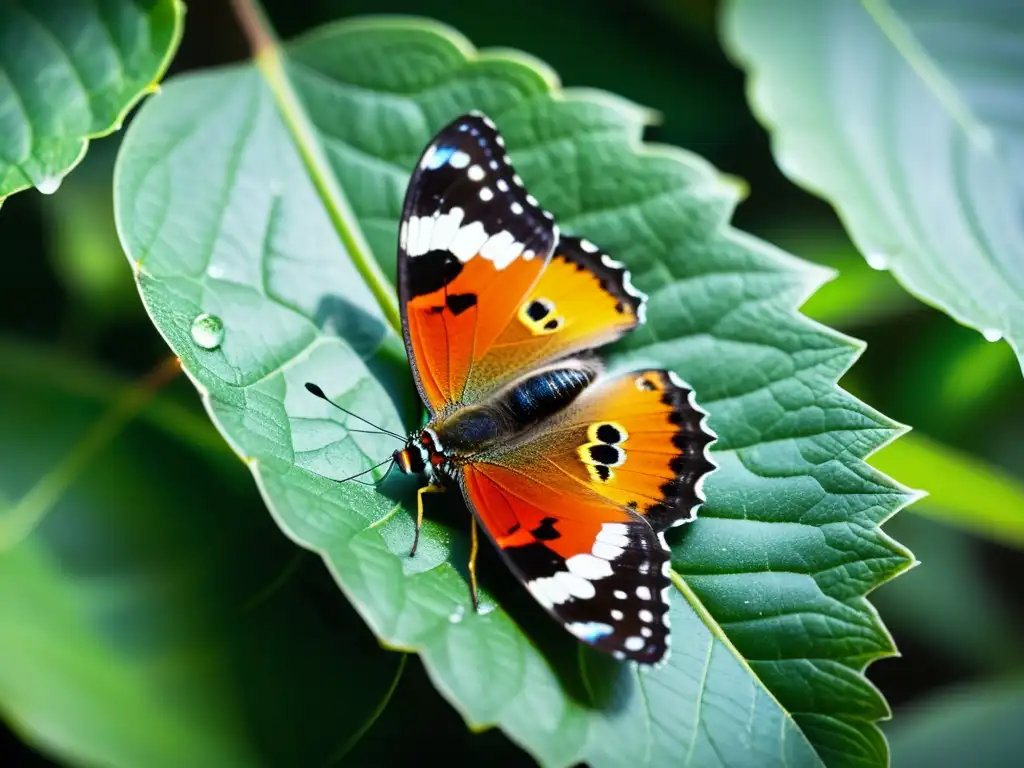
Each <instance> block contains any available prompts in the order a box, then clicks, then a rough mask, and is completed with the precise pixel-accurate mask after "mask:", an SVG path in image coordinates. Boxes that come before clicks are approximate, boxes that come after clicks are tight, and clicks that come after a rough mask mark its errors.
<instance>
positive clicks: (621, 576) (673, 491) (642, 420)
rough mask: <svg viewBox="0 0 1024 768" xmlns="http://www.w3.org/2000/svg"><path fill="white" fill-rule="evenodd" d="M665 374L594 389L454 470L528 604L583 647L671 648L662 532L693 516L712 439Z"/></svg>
mask: <svg viewBox="0 0 1024 768" xmlns="http://www.w3.org/2000/svg"><path fill="white" fill-rule="evenodd" d="M703 417H704V413H703V412H702V411H701V410H700V409H699V408H698V407H697V406H696V405H695V404H694V403H693V402H692V399H691V393H690V390H689V388H688V387H686V385H685V384H683V383H682V382H681V381H679V380H678V379H677V378H675V376H674V374H672V373H670V372H667V371H658V370H647V371H638V372H634V373H629V374H626V375H622V376H618V377H615V378H611V379H609V380H607V381H605V382H599V383H597V384H595V385H594V386H593V387H592V388H590V389H588V390H587V391H585V392H584V393H583V394H582V395H581V396H580V397H579V398H578V399H577V400H576V401H575V402H574V403H573V404H572V405H570V406H569V407H568V408H566V409H565V410H564V411H563V412H562V413H560V414H559V415H557V416H555V417H553V418H552V419H551V420H550V421H549V422H547V423H546V424H545V425H543V426H541V427H538V428H537V429H535V430H533V431H532V432H530V433H528V434H527V435H526V437H525V438H523V439H520V440H519V441H517V442H515V443H513V444H511V445H505V446H499V447H498V448H496V449H493V450H491V451H489V452H486V453H483V454H480V455H478V456H475V457H473V460H472V462H471V463H469V464H467V465H465V466H464V467H463V468H462V469H461V470H460V472H461V484H462V488H463V493H464V495H465V497H466V500H467V503H468V504H469V506H470V508H471V509H473V510H474V512H475V513H476V515H477V516H478V518H479V519H480V522H481V524H482V525H483V527H484V528H485V529H486V530H487V532H488V534H489V535H490V536H491V538H492V539H493V540H494V542H495V543H496V544H497V546H498V547H499V548H500V550H501V552H502V553H503V555H504V556H505V558H506V559H507V561H508V563H509V565H510V566H511V568H512V570H513V571H514V572H515V573H516V574H517V576H518V577H519V578H520V579H521V580H522V581H523V582H524V583H525V584H526V586H527V588H528V589H529V590H530V592H531V593H532V594H533V595H534V597H535V598H536V599H537V600H538V601H539V602H540V603H541V604H542V605H543V606H544V607H545V608H547V610H548V611H549V612H550V613H552V614H553V615H554V616H555V617H556V618H557V619H558V620H559V621H561V622H562V623H563V624H564V625H565V626H566V628H567V629H568V630H569V631H570V632H572V633H573V634H574V635H576V636H577V637H579V638H580V639H581V640H583V641H584V642H588V643H590V644H592V645H594V646H595V647H597V648H599V649H601V650H604V651H608V652H611V653H614V654H617V655H620V656H621V657H625V658H632V659H635V660H637V661H642V662H645V663H654V662H657V661H658V660H660V659H662V658H663V657H664V655H665V654H666V652H667V647H668V642H669V641H668V630H667V626H666V624H665V623H664V621H665V620H667V611H668V605H667V600H666V594H667V593H666V590H667V588H668V587H669V579H668V575H667V570H666V569H667V564H668V560H669V554H668V552H667V549H666V548H665V546H664V540H663V539H662V538H661V535H662V532H663V531H664V529H665V528H668V527H671V526H673V525H678V524H681V523H683V522H686V521H688V520H692V519H693V517H694V515H695V512H696V508H697V506H698V505H699V504H700V502H701V501H703V495H702V488H701V486H702V483H703V479H704V477H705V476H706V475H707V474H708V473H709V472H710V471H711V470H712V469H713V468H714V465H713V464H712V463H711V461H710V459H709V458H708V456H707V454H706V447H707V446H708V445H709V444H710V443H711V441H712V440H713V439H714V433H713V432H711V431H710V429H708V428H707V427H705V426H704V424H703Z"/></svg>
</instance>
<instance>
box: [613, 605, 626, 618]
mask: <svg viewBox="0 0 1024 768" xmlns="http://www.w3.org/2000/svg"><path fill="white" fill-rule="evenodd" d="M611 613H612V618H613V619H615V620H616V621H622V618H623V616H625V614H624V613H623V612H622V611H620V610H619V609H618V608H612V611H611Z"/></svg>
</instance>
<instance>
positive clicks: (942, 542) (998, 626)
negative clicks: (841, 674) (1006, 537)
mask: <svg viewBox="0 0 1024 768" xmlns="http://www.w3.org/2000/svg"><path fill="white" fill-rule="evenodd" d="M928 502H929V499H922V500H921V501H919V502H917V503H916V504H914V506H913V507H911V509H913V510H914V511H915V512H918V514H917V515H898V516H897V518H896V519H895V520H893V521H892V522H890V523H888V524H887V530H888V532H889V534H890V535H892V536H897V537H899V539H900V540H901V541H905V542H906V543H907V545H908V546H910V547H912V548H913V550H914V555H915V556H916V557H917V558H918V559H919V560H920V562H921V565H919V566H918V567H917V568H914V569H913V570H911V571H910V572H908V573H906V574H904V575H903V576H902V577H901V578H899V579H894V580H893V581H892V582H891V583H889V584H886V585H885V587H884V588H883V589H879V590H878V591H877V592H874V593H872V595H871V597H872V599H873V601H874V603H875V605H876V606H877V608H878V612H879V613H880V614H881V615H882V618H883V619H885V622H886V625H887V626H888V627H889V629H890V630H891V631H892V633H893V635H895V636H896V637H898V638H903V639H905V638H907V637H908V636H911V635H912V636H914V638H915V639H916V640H917V641H918V643H920V644H922V645H925V646H928V647H930V648H933V649H936V650H938V651H939V652H941V653H942V655H943V656H945V657H946V658H949V659H953V660H955V661H956V662H957V663H958V664H960V665H962V666H963V667H965V668H967V669H978V670H982V671H992V672H995V671H999V670H1003V669H1006V668H1007V667H1008V666H1012V665H1013V664H1016V663H1019V661H1020V659H1021V654H1022V651H1024V644H1022V643H1021V640H1020V639H1019V638H1018V636H1017V635H1018V629H1019V628H1018V626H1017V624H1016V622H1015V616H1013V615H1012V609H1011V608H1010V607H1008V606H1006V605H1004V603H1003V602H1002V601H1001V600H1000V598H999V595H998V594H996V592H995V591H994V590H993V589H992V586H991V584H990V583H989V582H988V580H987V579H986V574H985V572H984V567H983V566H984V563H983V562H982V561H981V559H980V557H981V549H980V547H978V540H977V539H975V538H974V537H972V536H969V535H967V534H965V533H964V532H963V531H962V530H960V529H957V528H952V527H950V526H948V525H945V524H944V523H938V522H935V521H934V520H931V519H929V518H928V517H926V516H924V514H925V513H924V512H923V511H922V510H924V509H925V508H926V507H927V506H928ZM950 606H956V620H955V621H951V620H950ZM910 663H911V664H913V660H912V659H911V660H910ZM898 717H899V715H898V714H897V718H898Z"/></svg>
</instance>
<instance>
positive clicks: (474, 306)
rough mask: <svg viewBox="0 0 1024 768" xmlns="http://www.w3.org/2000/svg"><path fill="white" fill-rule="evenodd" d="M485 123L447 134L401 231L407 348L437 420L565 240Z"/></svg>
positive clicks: (468, 123) (461, 123)
mask: <svg viewBox="0 0 1024 768" xmlns="http://www.w3.org/2000/svg"><path fill="white" fill-rule="evenodd" d="M503 147H504V141H503V140H502V138H501V136H499V134H498V132H497V130H496V129H495V128H494V125H493V123H491V122H490V121H489V120H488V119H487V118H485V117H483V116H482V115H475V114H474V115H466V116H464V117H461V118H459V119H458V120H455V121H454V122H452V123H451V124H449V125H448V126H447V127H445V128H444V129H442V130H441V132H440V133H438V135H437V136H436V137H435V138H434V140H433V141H432V142H431V143H430V145H429V146H428V147H427V149H426V150H425V151H424V153H423V155H422V157H421V158H420V160H419V162H418V163H417V166H416V169H415V171H414V172H413V175H412V179H411V180H410V182H409V188H408V191H407V192H406V198H405V206H404V210H403V212H402V223H401V226H400V230H399V248H398V293H399V301H400V303H401V307H402V325H403V330H404V335H405V343H406V349H407V351H408V353H409V359H410V361H411V362H412V365H413V370H414V376H415V379H416V384H417V387H418V388H419V390H420V395H421V396H422V398H423V401H424V402H425V403H426V404H427V405H428V407H429V408H430V410H431V413H432V414H437V413H439V412H443V411H444V410H445V409H446V408H448V407H449V406H452V405H454V404H457V403H461V402H463V399H464V398H463V390H464V388H465V385H466V381H467V379H468V377H469V374H470V369H471V367H472V362H473V359H474V357H476V356H477V355H478V354H479V353H480V352H482V351H483V350H486V349H488V348H490V347H491V345H492V344H493V343H494V340H495V339H496V338H497V336H498V335H499V334H500V333H501V331H502V330H503V329H504V328H505V326H506V325H508V323H509V321H510V320H511V319H512V317H513V316H514V315H515V313H516V311H517V310H518V307H519V305H520V304H521V303H522V301H523V299H524V297H525V296H526V295H527V293H528V292H529V291H530V289H531V288H532V287H533V285H534V283H535V282H536V281H537V279H538V278H539V277H540V274H541V272H542V271H543V270H544V265H545V264H546V263H547V261H548V259H549V258H550V256H551V252H552V249H553V248H554V245H555V243H556V242H557V240H558V228H557V226H556V225H555V224H554V222H553V221H552V220H551V215H550V214H548V213H547V212H546V211H543V210H541V208H540V207H539V206H538V205H537V201H536V200H534V199H533V197H532V196H531V195H529V194H528V193H527V192H526V190H525V189H523V187H522V182H521V181H520V179H519V177H518V176H517V175H516V174H515V171H514V169H513V168H512V165H511V164H510V162H509V160H508V157H507V156H506V155H505V151H504V148H503Z"/></svg>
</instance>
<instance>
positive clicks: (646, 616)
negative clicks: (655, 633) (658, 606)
mask: <svg viewBox="0 0 1024 768" xmlns="http://www.w3.org/2000/svg"><path fill="white" fill-rule="evenodd" d="M640 621H643V622H645V623H647V624H650V623H651V622H652V621H654V614H653V613H651V612H650V611H648V610H647V609H646V608H641V609H640Z"/></svg>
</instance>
